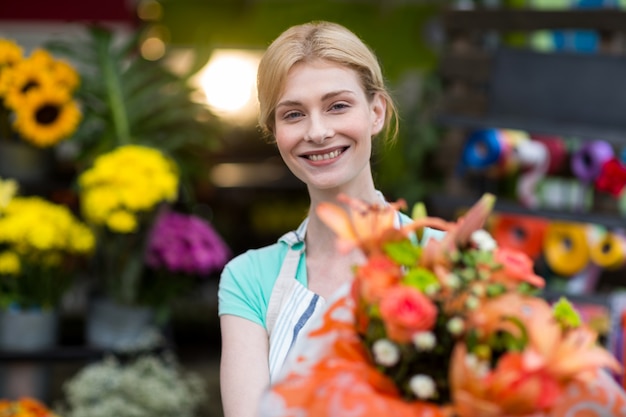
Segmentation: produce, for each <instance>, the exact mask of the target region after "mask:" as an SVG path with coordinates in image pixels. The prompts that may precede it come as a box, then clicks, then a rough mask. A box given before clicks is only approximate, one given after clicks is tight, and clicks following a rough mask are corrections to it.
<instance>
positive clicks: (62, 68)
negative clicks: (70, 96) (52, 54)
mask: <svg viewBox="0 0 626 417" xmlns="http://www.w3.org/2000/svg"><path fill="white" fill-rule="evenodd" d="M51 72H52V74H53V77H54V79H55V82H56V83H58V84H59V85H61V86H63V87H65V88H67V89H68V90H69V91H70V92H72V91H74V90H75V89H76V87H78V84H79V83H80V76H79V75H78V72H77V71H76V70H75V69H74V67H73V66H71V65H70V64H69V63H67V62H65V61H62V60H57V61H54V63H53V64H52V68H51Z"/></svg>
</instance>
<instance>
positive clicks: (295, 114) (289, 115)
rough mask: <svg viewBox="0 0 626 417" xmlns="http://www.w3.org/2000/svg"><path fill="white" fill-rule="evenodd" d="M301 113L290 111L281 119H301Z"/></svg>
mask: <svg viewBox="0 0 626 417" xmlns="http://www.w3.org/2000/svg"><path fill="white" fill-rule="evenodd" d="M301 116H302V113H300V112H299V111H290V112H287V113H285V114H284V115H283V119H285V120H288V119H296V118H298V117H301Z"/></svg>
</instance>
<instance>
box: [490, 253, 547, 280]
mask: <svg viewBox="0 0 626 417" xmlns="http://www.w3.org/2000/svg"><path fill="white" fill-rule="evenodd" d="M494 258H495V261H496V262H497V263H499V264H501V265H502V269H500V270H498V271H496V272H495V273H494V274H493V275H492V280H493V281H497V282H501V283H503V284H505V285H507V286H508V285H517V284H521V283H522V282H526V283H528V284H531V285H534V286H535V287H537V288H543V287H544V285H545V281H544V280H543V278H542V277H540V276H539V275H537V274H535V272H534V270H533V265H534V263H533V260H532V258H530V257H529V256H528V255H527V254H525V253H524V252H520V251H518V250H515V249H508V248H497V249H496V250H495V252H494Z"/></svg>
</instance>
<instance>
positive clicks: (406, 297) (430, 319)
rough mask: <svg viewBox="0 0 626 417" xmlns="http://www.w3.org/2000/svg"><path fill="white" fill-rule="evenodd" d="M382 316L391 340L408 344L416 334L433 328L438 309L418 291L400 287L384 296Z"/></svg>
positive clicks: (390, 290) (381, 305)
mask: <svg viewBox="0 0 626 417" xmlns="http://www.w3.org/2000/svg"><path fill="white" fill-rule="evenodd" d="M380 314H381V316H382V318H383V321H384V322H385V329H386V330H387V336H388V337H389V339H391V340H393V341H395V342H398V343H408V342H410V341H411V338H412V336H413V334H414V333H416V332H420V331H424V330H430V329H432V328H433V326H434V325H435V320H436V318H437V307H436V306H435V305H434V304H433V302H432V301H431V300H430V299H429V298H428V297H426V296H425V295H424V294H422V293H421V292H420V291H418V290H417V289H415V288H413V287H409V286H406V285H398V286H395V287H393V288H391V289H389V290H388V291H387V292H385V294H384V295H383V298H382V300H381V302H380Z"/></svg>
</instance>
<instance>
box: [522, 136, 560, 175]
mask: <svg viewBox="0 0 626 417" xmlns="http://www.w3.org/2000/svg"><path fill="white" fill-rule="evenodd" d="M531 139H532V140H535V141H537V142H541V143H543V144H544V145H545V146H546V148H547V149H548V155H549V160H550V163H549V164H548V172H547V174H548V175H557V174H561V173H563V172H564V171H565V169H566V167H567V165H568V162H569V151H568V148H567V143H566V142H565V141H564V140H563V138H561V137H559V136H548V135H537V134H533V135H531Z"/></svg>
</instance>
